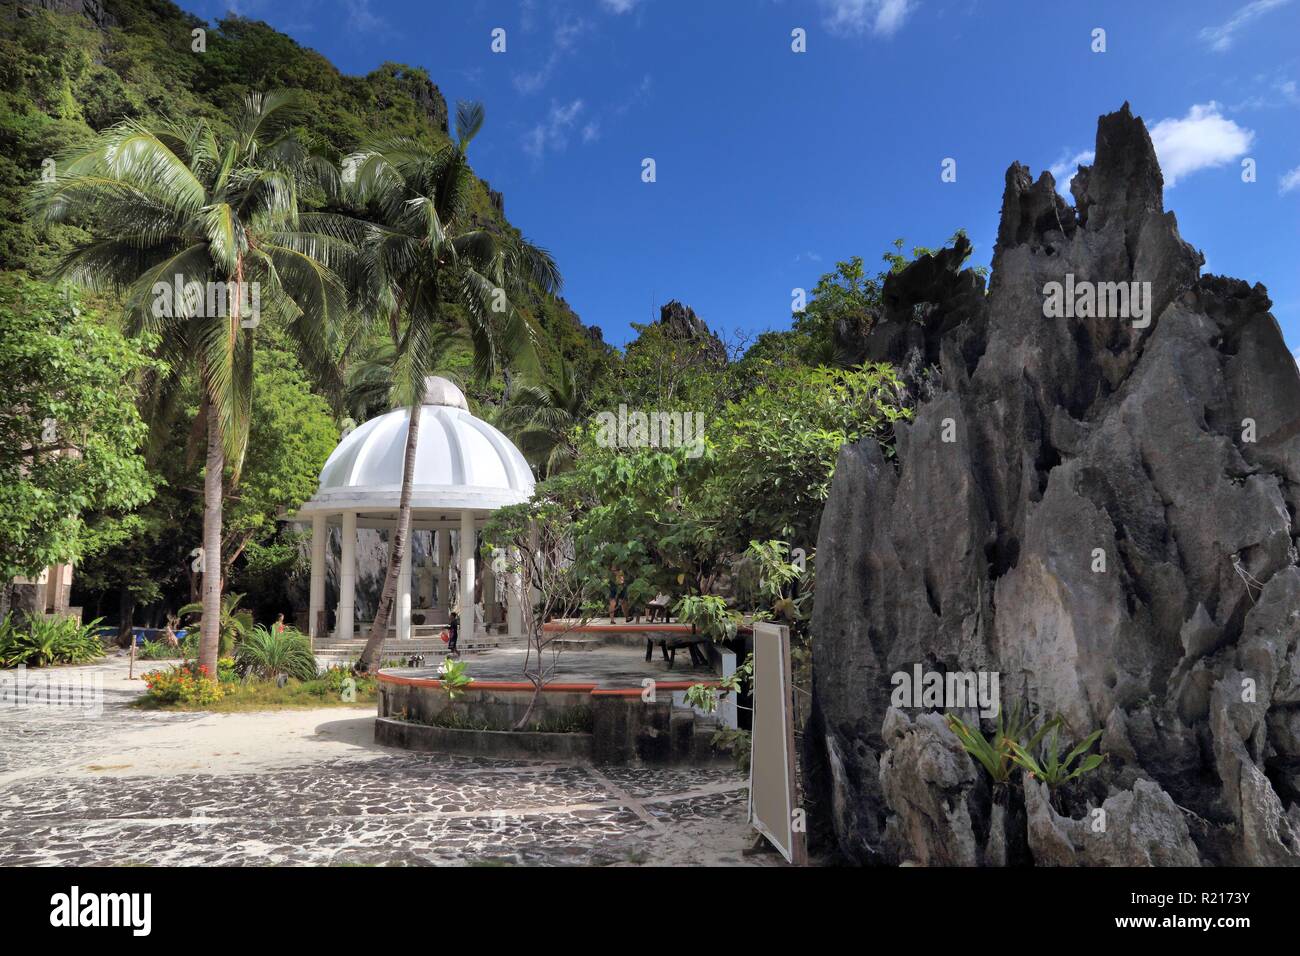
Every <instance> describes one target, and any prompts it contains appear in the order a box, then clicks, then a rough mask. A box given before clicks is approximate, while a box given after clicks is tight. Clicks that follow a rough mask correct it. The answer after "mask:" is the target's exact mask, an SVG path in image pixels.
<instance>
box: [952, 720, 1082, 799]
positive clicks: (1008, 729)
mask: <svg viewBox="0 0 1300 956" xmlns="http://www.w3.org/2000/svg"><path fill="white" fill-rule="evenodd" d="M945 719H946V720H947V722H948V729H949V730H951V731H952V732H953V733H954V734H956V735H957V739H958V740H960V741H961V745H962V746H963V747H964V748H965V749H966V752H967V753H968V754H970V755H971V756H972V757H973V758H975V760H976V761H978V762H979V764H980V766H982V767H983V768H984V769H985V770H986V771H988V774H989V776H990V777H992V778H993V782H994V783H998V784H1003V783H1006V782H1007V781H1008V780H1010V779H1011V768H1012V764H1013V763H1014V761H1015V748H1016V747H1019V746H1023V747H1025V748H1028V749H1030V750H1032V749H1033V748H1035V747H1037V746H1038V744H1039V742H1040V741H1041V740H1042V739H1043V735H1044V734H1046V733H1047V731H1048V730H1051V729H1054V728H1055V727H1056V726H1057V724H1058V723H1059V718H1052V719H1051V720H1047V721H1044V722H1043V724H1042V725H1041V726H1040V727H1039V728H1038V729H1037V730H1032V728H1033V725H1034V724H1035V723H1036V722H1037V721H1036V719H1035V718H1033V717H1030V716H1029V713H1028V711H1027V710H1025V711H1024V712H1022V710H1021V708H1020V705H1019V704H1017V705H1016V706H1015V707H1013V708H1012V709H1011V711H1010V712H1007V711H1006V710H1005V709H1004V710H1002V711H999V713H998V722H997V726H996V728H995V729H994V731H993V736H992V737H987V738H986V737H985V736H984V734H983V733H982V732H981V731H980V729H979V727H978V725H977V726H975V727H968V726H967V725H966V724H965V723H963V722H962V720H961V719H960V718H959V717H957V716H956V715H954V714H946V715H945Z"/></svg>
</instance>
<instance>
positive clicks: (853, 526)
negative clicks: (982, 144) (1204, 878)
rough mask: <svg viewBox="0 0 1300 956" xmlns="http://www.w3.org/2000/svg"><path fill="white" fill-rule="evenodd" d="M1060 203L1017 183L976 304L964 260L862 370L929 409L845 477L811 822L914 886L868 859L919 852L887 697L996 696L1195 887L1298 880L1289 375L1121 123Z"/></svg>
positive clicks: (1243, 288)
mask: <svg viewBox="0 0 1300 956" xmlns="http://www.w3.org/2000/svg"><path fill="white" fill-rule="evenodd" d="M1071 191H1072V192H1073V194H1074V199H1075V205H1074V207H1071V206H1069V205H1068V204H1066V203H1065V202H1064V201H1063V200H1062V199H1061V197H1060V196H1059V195H1058V194H1057V192H1056V185H1055V183H1054V181H1053V180H1052V177H1051V175H1050V174H1049V173H1043V174H1042V175H1041V176H1040V177H1039V178H1038V179H1037V180H1033V179H1032V178H1031V177H1030V175H1029V172H1028V171H1027V170H1026V169H1024V168H1023V167H1022V166H1020V165H1019V164H1014V165H1012V167H1011V168H1010V169H1009V170H1008V172H1007V177H1006V189H1005V192H1004V196H1003V204H1002V220H1001V225H1000V228H999V231H998V241H997V246H996V249H995V253H994V259H993V271H992V277H991V281H990V284H989V289H988V294H987V295H985V294H984V289H983V282H982V280H980V278H979V277H978V276H976V275H975V274H974V273H973V272H971V271H969V270H967V271H960V270H959V264H960V261H961V259H962V258H963V257H964V250H963V249H960V248H959V249H957V250H955V251H945V252H943V253H939V254H937V255H934V256H927V257H923V258H922V259H920V260H918V261H917V262H916V263H914V264H912V265H911V266H909V267H908V268H907V269H906V270H904V271H903V272H901V273H899V274H898V275H896V276H891V277H890V279H889V281H888V282H887V283H886V286H885V290H884V291H885V295H884V298H885V307H884V308H885V310H884V314H883V315H882V316H881V317H880V319H879V321H878V322H877V324H876V325H875V327H874V328H872V329H871V331H870V332H869V333H868V334H867V336H866V337H865V339H864V340H863V342H862V353H863V356H864V357H866V358H872V359H880V360H886V361H891V362H895V363H897V364H899V365H900V366H908V367H909V369H911V370H915V369H920V370H921V371H922V372H923V373H924V374H923V376H914V377H913V378H914V380H912V381H910V382H909V384H911V385H913V386H919V385H920V384H924V385H925V387H924V388H922V387H914V388H913V394H915V395H916V396H917V407H916V410H915V412H916V414H915V417H914V419H913V421H912V422H911V423H909V424H907V425H904V426H902V427H901V428H900V429H899V430H898V435H897V455H896V457H895V459H893V460H886V459H885V457H884V456H883V455H882V454H881V452H880V450H879V448H878V447H876V446H875V445H874V444H870V443H860V444H858V445H854V446H849V447H846V448H844V449H843V450H842V451H841V454H840V459H839V464H838V466H837V469H836V474H835V479H834V483H833V486H832V490H831V495H830V499H829V501H828V502H827V506H826V511H825V513H824V515H823V520H822V523H821V531H820V538H819V541H818V588H817V595H816V606H815V610H814V616H813V634H814V639H815V642H816V643H815V647H816V653H815V655H814V688H813V692H814V713H813V721H812V725H811V726H810V728H809V733H808V734H807V740H808V742H809V750H808V752H807V756H808V757H809V758H810V762H809V765H810V767H811V770H812V787H813V789H812V793H813V796H814V798H815V800H816V806H817V808H818V811H819V813H820V815H821V819H822V820H823V821H824V822H826V824H827V825H828V826H829V828H830V829H832V830H833V832H834V836H835V840H836V842H837V843H838V846H839V849H840V850H841V851H842V852H843V854H844V855H845V856H847V857H848V858H850V859H852V860H855V861H859V862H881V863H885V862H894V861H896V860H897V859H898V858H899V856H900V855H907V858H912V859H915V858H916V857H917V856H918V854H919V853H920V852H921V851H920V850H918V849H917V847H915V846H910V847H907V846H905V847H902V848H900V849H898V850H897V851H894V850H891V849H890V847H889V845H888V843H887V841H886V840H885V839H884V837H885V835H886V831H887V830H888V832H889V834H890V835H891V836H892V835H893V834H907V833H910V832H913V831H914V826H913V823H914V821H912V820H909V819H898V820H896V819H895V818H898V817H908V816H909V815H911V814H912V811H910V810H902V811H900V806H901V804H897V803H896V801H895V800H894V799H893V797H894V796H896V794H891V793H888V792H886V791H885V790H884V789H883V787H882V779H884V778H885V777H886V774H885V770H884V768H885V767H890V768H891V770H890V778H891V779H894V778H897V777H898V775H899V773H900V771H899V759H900V755H896V754H893V753H891V751H893V750H896V749H897V748H898V747H901V746H903V744H902V743H900V742H899V740H898V739H897V738H895V739H893V740H889V739H886V735H885V734H884V733H882V730H881V728H882V724H883V722H884V719H885V713H886V710H887V708H888V707H889V698H890V690H891V685H890V675H891V674H893V673H895V672H898V671H906V670H910V668H911V667H912V665H913V664H916V663H920V664H922V665H923V666H924V667H926V668H928V669H930V670H936V671H979V670H991V671H997V672H998V673H999V674H1000V677H1001V697H1002V705H1003V706H1004V707H1009V706H1011V705H1013V704H1015V703H1021V704H1024V705H1027V706H1029V707H1031V708H1033V709H1034V710H1036V711H1037V712H1040V713H1044V714H1060V715H1062V716H1063V717H1064V719H1065V721H1066V728H1067V729H1066V735H1067V736H1068V737H1070V738H1071V739H1072V740H1078V739H1082V738H1083V737H1084V736H1086V735H1087V734H1089V733H1091V732H1092V731H1093V730H1096V729H1100V728H1104V729H1105V735H1104V737H1103V741H1102V749H1103V750H1105V751H1106V752H1107V753H1108V754H1109V755H1110V756H1109V758H1108V760H1107V762H1106V763H1105V764H1104V765H1103V768H1102V769H1101V770H1099V771H1097V772H1096V774H1095V781H1094V783H1095V785H1097V786H1102V785H1103V784H1105V785H1110V786H1112V787H1113V788H1115V789H1116V790H1117V791H1125V792H1129V793H1131V794H1132V795H1133V796H1132V799H1133V800H1135V801H1136V800H1139V799H1141V800H1148V798H1149V797H1151V795H1150V794H1149V793H1148V789H1149V787H1155V788H1156V789H1158V790H1161V791H1163V793H1164V794H1165V795H1167V797H1168V798H1170V799H1172V801H1173V802H1174V803H1176V804H1177V805H1178V806H1179V807H1182V808H1184V809H1185V810H1187V811H1188V812H1189V813H1190V815H1191V816H1190V817H1189V818H1190V819H1193V820H1195V821H1198V823H1197V825H1196V826H1193V827H1192V828H1191V830H1190V837H1191V839H1192V841H1194V845H1195V847H1196V851H1197V853H1199V855H1200V856H1201V858H1202V859H1204V860H1205V862H1209V863H1297V862H1300V809H1298V807H1300V804H1297V800H1300V746H1298V745H1300V661H1298V660H1297V640H1298V638H1300V568H1297V567H1296V565H1297V544H1298V536H1300V527H1298V526H1297V521H1296V513H1297V507H1298V506H1300V424H1297V423H1298V422H1300V372H1297V369H1296V365H1295V362H1294V361H1293V360H1292V358H1291V356H1290V354H1289V351H1288V350H1287V348H1286V345H1285V343H1284V341H1283V338H1282V334H1281V330H1280V328H1279V327H1278V324H1277V322H1276V320H1275V319H1274V318H1273V316H1272V315H1271V314H1270V313H1269V308H1270V306H1271V303H1270V302H1269V299H1268V296H1267V294H1266V292H1265V290H1264V289H1263V287H1262V286H1258V285H1257V286H1255V287H1253V288H1252V287H1250V286H1248V285H1246V284H1245V283H1244V282H1241V281H1239V280H1235V279H1226V278H1220V277H1214V276H1204V277H1198V271H1199V268H1200V265H1201V263H1202V261H1203V260H1202V258H1201V256H1200V255H1199V254H1198V253H1197V252H1196V251H1195V250H1194V249H1193V248H1192V247H1191V246H1189V245H1188V244H1187V243H1185V242H1184V241H1183V240H1182V239H1181V238H1180V237H1179V234H1178V228H1177V223H1176V221H1175V218H1174V216H1173V214H1172V213H1168V212H1165V211H1164V207H1163V184H1162V178H1161V174H1160V169H1159V166H1158V165H1157V163H1156V157H1155V152H1154V150H1153V148H1152V146H1151V141H1150V138H1149V136H1148V135H1147V131H1146V128H1145V126H1144V125H1143V123H1142V121H1141V120H1140V119H1138V118H1136V117H1134V116H1133V115H1132V114H1131V113H1130V111H1129V109H1128V106H1127V104H1126V105H1125V106H1124V108H1123V109H1121V110H1119V111H1118V112H1116V113H1112V114H1109V115H1107V116H1104V117H1102V118H1101V119H1100V121H1099V124H1098V132H1097V147H1096V162H1095V163H1094V165H1093V166H1092V167H1091V168H1086V167H1085V168H1082V169H1081V170H1080V172H1079V174H1078V175H1077V176H1076V177H1075V179H1074V181H1073V183H1072V185H1071ZM1133 282H1136V283H1144V284H1146V285H1142V286H1139V287H1138V291H1139V294H1140V293H1142V292H1148V293H1149V311H1147V312H1146V314H1145V317H1146V319H1147V321H1144V320H1143V316H1141V315H1135V314H1134V313H1133V312H1132V311H1131V310H1130V311H1129V312H1128V313H1127V314H1124V313H1123V310H1121V309H1117V308H1115V306H1116V305H1117V304H1118V300H1114V299H1111V300H1106V296H1107V293H1106V292H1105V291H1104V290H1105V289H1107V288H1108V287H1105V286H1099V287H1098V288H1097V291H1098V292H1099V293H1100V296H1101V297H1100V298H1099V299H1098V305H1097V308H1094V309H1093V310H1091V312H1092V314H1086V311H1085V310H1084V309H1083V308H1078V309H1075V310H1073V314H1071V312H1069V311H1067V312H1064V313H1060V312H1056V311H1054V310H1048V309H1045V299H1046V294H1045V290H1047V289H1048V288H1049V286H1048V284H1049V283H1061V284H1063V285H1065V286H1066V287H1067V288H1068V287H1069V286H1070V285H1073V286H1074V287H1076V288H1084V285H1083V284H1084V283H1133ZM1103 300H1106V301H1103ZM1138 301H1139V302H1140V301H1141V300H1138ZM1076 304H1081V303H1076ZM1049 313H1050V314H1049ZM909 375H912V372H911V371H909ZM921 378H924V383H922V382H921V381H920V379H921ZM945 438H947V439H950V440H945ZM905 739H906V738H904V740H905ZM980 772H981V773H982V772H983V771H980ZM1139 783H1141V784H1143V787H1142V789H1141V790H1139V788H1138V784H1139ZM1103 792H1104V789H1103ZM1151 799H1154V798H1153V797H1151ZM1029 800H1030V797H1029V794H1028V793H1027V794H1026V802H1027V803H1028V801H1029ZM907 803H908V804H909V805H921V804H924V800H920V799H919V798H918V797H917V795H913V796H912V797H909V798H908V801H907ZM1179 813H1180V816H1181V815H1182V811H1179ZM1175 829H1176V828H1175ZM1162 832H1163V831H1162ZM1168 832H1171V833H1172V832H1173V830H1169V831H1168ZM1040 836H1041V834H1040ZM1116 839H1117V840H1118V839H1119V838H1118V837H1116ZM1179 839H1181V837H1180V838H1179ZM1045 840H1046V837H1043V839H1040V840H1038V842H1037V846H1038V850H1034V848H1033V847H1031V850H1032V851H1034V852H1035V855H1036V854H1037V852H1040V851H1041V852H1047V851H1045V850H1043V849H1042V848H1043V847H1046V846H1048V845H1049V843H1048V842H1045ZM1135 841H1136V842H1135ZM1121 843H1123V841H1121ZM1116 845H1121V844H1116ZM1123 845H1128V846H1138V845H1143V846H1145V845H1146V844H1144V843H1142V840H1141V834H1130V836H1129V838H1128V843H1127V844H1123ZM1179 846H1180V847H1181V846H1182V844H1181V843H1180V844H1179ZM1185 849H1186V847H1182V849H1177V848H1174V847H1168V848H1166V851H1167V852H1166V851H1160V852H1157V851H1156V849H1155V848H1154V847H1152V848H1149V850H1148V851H1144V852H1145V853H1146V857H1148V858H1149V859H1150V862H1153V863H1164V862H1170V861H1173V860H1174V859H1176V858H1177V859H1183V858H1185V854H1184V853H1183V852H1182V851H1183V850H1185ZM1063 852H1064V851H1062V853H1063ZM1125 852H1128V851H1125ZM1116 853H1118V851H1116ZM1116 853H1110V851H1106V852H1105V853H1101V855H1097V854H1096V853H1092V852H1091V851H1088V852H1084V851H1079V850H1078V849H1077V848H1076V851H1075V852H1074V854H1073V856H1070V857H1069V860H1070V861H1071V862H1081V863H1092V862H1107V861H1110V860H1113V859H1116V858H1118V857H1117V856H1116ZM1119 855H1123V854H1119ZM1067 856H1068V854H1067ZM1140 856H1142V854H1140V853H1138V852H1137V851H1136V850H1133V851H1132V852H1129V858H1131V859H1134V860H1136V859H1137V858H1138V857H1140ZM1054 858H1056V859H1058V860H1059V859H1064V857H1062V856H1061V854H1060V853H1057V854H1055V857H1054Z"/></svg>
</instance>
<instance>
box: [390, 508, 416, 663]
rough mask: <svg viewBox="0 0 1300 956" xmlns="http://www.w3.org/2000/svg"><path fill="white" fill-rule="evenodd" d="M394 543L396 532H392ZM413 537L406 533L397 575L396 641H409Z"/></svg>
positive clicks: (408, 532)
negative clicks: (400, 564) (404, 546)
mask: <svg viewBox="0 0 1300 956" xmlns="http://www.w3.org/2000/svg"><path fill="white" fill-rule="evenodd" d="M393 537H394V541H396V532H394V535H393ZM412 537H413V535H412V534H411V533H410V531H407V533H406V548H405V550H403V551H402V567H401V569H400V570H399V571H398V574H397V639H398V640H399V641H409V640H410V639H411V552H412V551H414V550H415V547H414V544H415V542H413V541H412V540H411V538H412Z"/></svg>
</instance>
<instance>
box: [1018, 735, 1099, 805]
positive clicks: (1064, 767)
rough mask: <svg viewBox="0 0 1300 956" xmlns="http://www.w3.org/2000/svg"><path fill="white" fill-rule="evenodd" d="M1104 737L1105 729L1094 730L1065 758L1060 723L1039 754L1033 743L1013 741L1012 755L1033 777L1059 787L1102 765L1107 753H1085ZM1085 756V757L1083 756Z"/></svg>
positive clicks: (1052, 787) (1051, 786)
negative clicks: (1103, 731)
mask: <svg viewBox="0 0 1300 956" xmlns="http://www.w3.org/2000/svg"><path fill="white" fill-rule="evenodd" d="M1100 738H1101V731H1100V730H1096V731H1093V732H1092V733H1091V734H1089V735H1088V736H1087V737H1086V738H1085V739H1084V741H1083V743H1081V744H1079V746H1077V747H1075V748H1074V749H1073V750H1071V751H1070V752H1069V753H1068V754H1066V755H1065V757H1064V759H1062V757H1061V732H1060V727H1059V725H1058V726H1055V727H1053V728H1052V736H1051V738H1050V740H1045V741H1044V742H1043V745H1042V747H1041V748H1040V752H1039V755H1038V756H1037V757H1035V756H1034V753H1033V751H1034V748H1033V747H1032V746H1021V745H1020V744H1018V743H1015V742H1014V741H1013V742H1012V743H1011V745H1010V746H1011V759H1012V760H1013V761H1014V762H1015V764H1016V766H1017V767H1019V768H1020V769H1021V770H1023V771H1024V772H1025V773H1027V774H1029V776H1030V777H1032V778H1034V779H1035V780H1041V781H1042V782H1043V783H1045V784H1047V786H1048V788H1049V789H1052V790H1055V789H1056V788H1057V787H1059V786H1060V785H1061V784H1063V783H1068V782H1069V781H1071V780H1077V779H1078V778H1079V777H1082V776H1083V775H1084V774H1085V773H1091V772H1092V771H1093V770H1096V769H1097V768H1098V767H1100V766H1101V764H1102V761H1104V760H1105V759H1106V755H1105V754H1101V753H1096V754H1088V756H1086V757H1084V754H1086V753H1087V752H1088V750H1089V749H1090V748H1091V747H1092V745H1093V744H1095V743H1096V742H1097V741H1098V740H1099V739H1100ZM1081 757H1082V758H1083V759H1082V760H1080V759H1079V758H1081ZM1076 760H1079V763H1077V764H1076V763H1075V761H1076ZM1071 765H1073V767H1072V766H1071Z"/></svg>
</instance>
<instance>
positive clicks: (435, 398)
mask: <svg viewBox="0 0 1300 956" xmlns="http://www.w3.org/2000/svg"><path fill="white" fill-rule="evenodd" d="M424 404H426V405H448V406H450V407H451V408H463V409H464V410H465V411H469V403H468V402H466V401H465V393H464V392H462V391H461V390H460V389H459V388H457V387H456V384H455V383H454V382H452V381H451V380H450V379H446V378H443V377H442V376H441V375H429V376H427V377H426V378H425V380H424Z"/></svg>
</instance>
